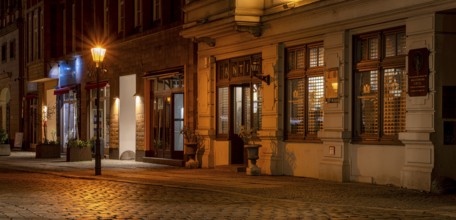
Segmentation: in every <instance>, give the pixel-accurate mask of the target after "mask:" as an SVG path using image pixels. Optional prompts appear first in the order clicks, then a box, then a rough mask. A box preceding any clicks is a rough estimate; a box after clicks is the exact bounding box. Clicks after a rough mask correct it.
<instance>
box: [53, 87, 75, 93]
mask: <svg viewBox="0 0 456 220" xmlns="http://www.w3.org/2000/svg"><path fill="white" fill-rule="evenodd" d="M75 87H76V86H66V87H62V88H58V89H56V90H54V95H63V94H66V93H68V92H70V90H72V89H74V88H75Z"/></svg>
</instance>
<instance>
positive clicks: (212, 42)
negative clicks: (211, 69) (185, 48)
mask: <svg viewBox="0 0 456 220" xmlns="http://www.w3.org/2000/svg"><path fill="white" fill-rule="evenodd" d="M193 42H195V43H206V44H207V45H208V46H209V47H215V39H213V38H210V37H199V38H193Z"/></svg>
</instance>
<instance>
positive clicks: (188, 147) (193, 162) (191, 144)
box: [180, 126, 202, 168]
mask: <svg viewBox="0 0 456 220" xmlns="http://www.w3.org/2000/svg"><path fill="white" fill-rule="evenodd" d="M180 133H181V134H182V135H184V138H185V144H184V145H185V155H186V157H187V162H185V167H188V168H196V167H199V162H198V159H197V157H196V155H197V154H198V149H199V145H200V143H199V142H200V141H201V139H202V138H201V136H200V135H199V134H198V133H197V132H196V131H195V129H194V128H190V127H187V126H184V127H183V128H182V130H181V131H180Z"/></svg>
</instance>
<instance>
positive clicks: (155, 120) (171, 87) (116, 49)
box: [23, 0, 196, 163]
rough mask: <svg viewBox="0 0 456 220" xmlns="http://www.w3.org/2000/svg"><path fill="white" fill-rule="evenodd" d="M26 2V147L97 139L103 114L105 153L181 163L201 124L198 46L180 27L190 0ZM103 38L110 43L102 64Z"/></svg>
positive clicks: (65, 144) (52, 0) (105, 154)
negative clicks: (187, 131)
mask: <svg viewBox="0 0 456 220" xmlns="http://www.w3.org/2000/svg"><path fill="white" fill-rule="evenodd" d="M23 4H24V20H25V22H24V33H25V39H24V41H23V45H24V48H25V49H24V53H25V55H24V56H25V67H26V83H27V89H26V94H25V95H24V100H25V106H24V111H26V112H25V115H26V116H25V121H26V123H25V129H24V130H25V136H24V141H25V143H26V148H30V149H34V148H35V146H36V145H37V144H40V143H45V142H51V141H52V142H59V144H60V145H61V148H62V152H65V151H66V146H67V142H68V140H70V139H82V140H93V139H96V133H97V126H96V122H97V118H98V120H99V121H100V127H99V129H100V139H101V145H102V153H103V154H104V156H105V157H109V158H112V159H119V158H122V159H137V160H143V158H144V157H146V156H148V157H157V158H167V159H176V160H177V162H178V163H179V161H180V163H182V161H183V160H184V158H183V155H184V152H183V151H184V150H183V149H184V148H183V144H184V143H183V137H182V135H181V134H180V130H181V129H182V127H183V126H184V123H185V124H186V125H187V126H190V127H194V126H195V123H196V121H195V120H194V119H193V118H194V117H193V116H192V115H194V114H195V107H194V106H195V105H194V104H193V103H194V102H195V101H196V99H194V98H191V95H187V94H193V92H192V91H193V87H196V83H195V82H196V80H194V79H193V77H194V72H195V71H194V68H195V65H194V63H195V61H196V60H195V59H194V57H195V55H194V54H195V52H194V51H195V48H196V47H195V44H194V43H193V41H192V40H190V39H184V38H182V37H181V36H180V35H179V33H180V31H181V30H182V24H183V13H182V7H183V5H184V1H182V0H172V1H163V0H154V1H146V0H136V1H124V0H104V1H85V0H83V1H79V0H78V1H73V0H71V1H67V0H42V1H36V0H29V1H24V3H23ZM46 33H49V34H46ZM95 46H102V47H104V48H106V49H107V53H106V57H105V59H104V61H103V63H102V64H101V65H100V67H99V68H96V67H95V63H94V62H93V61H92V57H91V54H90V48H92V47H95ZM97 75H98V78H97ZM98 89H99V91H100V105H99V108H97V106H96V93H97V90H98ZM157 103H159V104H157ZM97 109H98V112H97ZM184 115H185V118H186V119H185V120H184ZM154 143H160V145H157V144H154Z"/></svg>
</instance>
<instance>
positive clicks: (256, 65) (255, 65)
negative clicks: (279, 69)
mask: <svg viewBox="0 0 456 220" xmlns="http://www.w3.org/2000/svg"><path fill="white" fill-rule="evenodd" d="M260 65H261V64H260V62H258V61H256V60H255V61H252V64H251V65H250V70H251V71H252V74H253V76H255V77H256V78H258V79H260V80H261V81H263V82H265V83H266V84H267V85H268V86H269V84H271V76H270V75H263V73H260Z"/></svg>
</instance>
